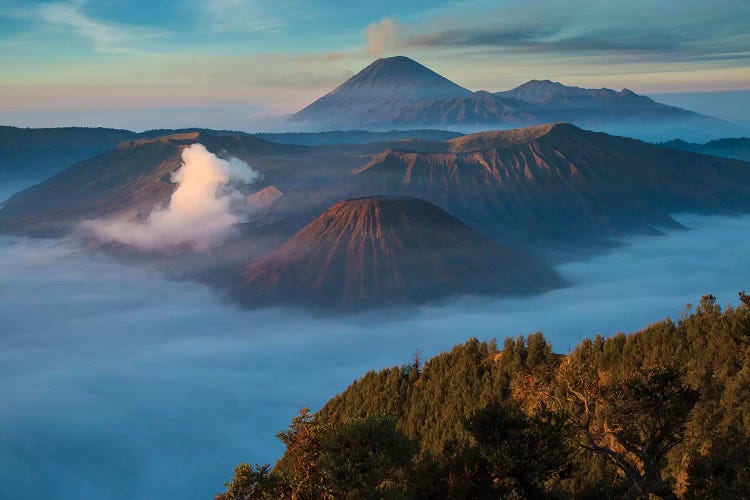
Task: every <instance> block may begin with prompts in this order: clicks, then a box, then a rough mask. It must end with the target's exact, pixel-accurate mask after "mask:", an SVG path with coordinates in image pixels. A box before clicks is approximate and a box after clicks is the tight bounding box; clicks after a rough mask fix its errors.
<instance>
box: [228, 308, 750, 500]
mask: <svg viewBox="0 0 750 500" xmlns="http://www.w3.org/2000/svg"><path fill="white" fill-rule="evenodd" d="M740 299H741V303H740V305H739V306H738V307H736V308H731V307H728V308H726V309H724V310H722V309H721V308H720V307H719V305H718V304H717V303H716V300H715V299H714V297H712V296H706V297H703V298H702V299H701V302H700V304H699V305H698V306H697V307H696V308H695V310H694V311H692V312H691V311H690V309H688V311H686V313H684V314H683V315H682V317H681V318H680V319H679V320H678V321H672V320H670V319H666V320H664V321H661V322H658V323H655V324H652V325H650V326H648V327H646V328H644V329H643V330H641V331H639V332H636V333H634V334H630V335H623V334H618V335H615V336H614V337H611V338H608V339H604V338H602V337H600V336H598V335H597V336H596V337H595V338H593V339H586V340H584V341H583V342H581V343H580V344H579V345H578V346H577V347H576V348H575V349H574V350H573V352H571V353H569V354H567V355H558V354H554V353H553V352H552V349H551V346H550V345H549V343H548V342H547V341H546V340H545V338H544V336H543V335H542V334H541V333H536V334H533V335H529V336H528V337H527V338H523V337H518V338H517V339H512V338H508V339H506V340H505V342H504V344H503V346H502V348H499V347H498V346H497V345H496V343H495V341H492V342H489V343H486V342H479V341H478V340H476V339H471V340H469V341H468V342H467V343H465V344H462V345H458V346H456V347H454V348H453V349H452V350H451V351H450V352H446V353H442V354H440V355H438V356H436V357H434V358H432V359H430V360H428V361H427V362H425V363H423V362H422V361H421V360H420V359H419V356H418V355H415V356H414V360H413V362H411V363H409V364H407V365H404V366H400V367H393V368H391V369H387V370H382V371H379V372H370V373H368V374H366V375H365V376H364V377H362V378H361V379H359V380H358V381H355V382H354V383H353V384H352V385H351V386H350V387H349V388H348V389H347V390H346V391H344V392H343V393H342V394H340V395H338V396H336V397H335V398H333V399H332V400H331V401H329V402H328V403H327V404H326V405H325V406H324V407H323V408H322V409H321V410H320V411H319V412H318V413H316V414H312V413H310V412H309V410H307V409H303V410H302V412H301V413H300V415H299V416H298V417H296V418H295V419H293V421H292V423H291V425H290V426H289V429H288V430H286V431H284V432H281V433H280V434H279V438H280V439H281V440H282V442H283V443H284V444H285V445H286V447H287V449H286V453H285V455H284V456H283V458H282V459H281V460H280V461H279V462H278V463H277V465H276V466H275V467H274V468H273V469H271V468H270V467H269V466H255V467H251V466H249V465H247V464H242V465H240V466H238V467H237V468H236V469H235V474H234V477H233V479H232V480H231V482H230V483H227V485H226V486H227V489H226V491H225V492H224V493H222V494H220V495H219V496H218V497H217V498H220V499H223V500H229V499H232V500H235V499H253V498H300V499H306V498H467V499H468V498H570V497H573V498H617V497H625V498H743V497H744V496H745V495H746V494H747V492H748V491H750V447H749V445H750V297H749V296H747V295H745V294H744V293H741V294H740Z"/></svg>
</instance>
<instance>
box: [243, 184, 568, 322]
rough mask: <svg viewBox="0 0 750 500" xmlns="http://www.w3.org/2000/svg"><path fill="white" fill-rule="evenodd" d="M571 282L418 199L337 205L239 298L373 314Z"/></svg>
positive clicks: (256, 267)
mask: <svg viewBox="0 0 750 500" xmlns="http://www.w3.org/2000/svg"><path fill="white" fill-rule="evenodd" d="M560 284H561V281H560V279H559V278H558V277H557V275H556V274H555V273H554V272H553V271H552V270H551V269H549V268H547V267H546V266H544V264H542V263H541V262H539V261H537V260H536V259H534V258H532V257H530V256H528V255H524V254H522V253H520V252H518V251H514V250H511V249H509V248H506V247H504V246H502V245H500V244H499V243H496V242H494V241H492V240H490V239H488V238H486V237H484V236H482V235H480V234H479V233H476V232H474V231H472V230H471V229H469V228H468V227H466V226H465V225H464V224H462V223H461V222H459V221H458V220H456V219H455V218H453V217H452V216H451V215H450V214H448V213H446V212H444V211H443V210H440V209H439V208H437V207H435V206H434V205H432V204H430V203H428V202H426V201H423V200H417V199H413V198H383V197H371V198H360V199H354V200H346V201H342V202H340V203H337V204H335V205H334V206H332V207H331V208H329V209H328V210H326V211H325V212H324V213H323V214H322V215H320V216H319V217H318V218H317V219H315V220H314V221H313V222H311V223H310V224H308V225H307V226H306V227H305V228H303V229H302V230H300V231H299V232H298V233H297V234H295V235H294V236H293V237H292V238H290V239H289V241H287V242H286V243H284V244H283V245H282V246H281V247H280V248H279V249H278V250H276V251H275V252H273V253H272V254H271V255H269V256H267V257H264V258H262V259H260V260H258V261H256V262H254V263H252V264H251V265H250V266H249V267H248V268H247V269H246V270H245V273H244V279H243V280H242V283H241V284H240V285H239V286H238V287H237V288H236V289H235V290H234V291H233V295H234V296H235V297H236V298H238V299H239V300H240V301H242V302H243V303H244V304H247V305H250V306H258V305H268V304H290V303H297V304H302V305H311V306H315V307H322V308H326V309H347V310H353V309H368V308H377V307H382V306H385V305H405V304H414V303H421V302H427V301H433V300H437V299H441V298H444V297H448V296H452V295H461V294H500V295H508V294H512V295H517V294H525V293H530V292H538V291H541V290H545V289H549V288H552V287H555V286H558V285H560Z"/></svg>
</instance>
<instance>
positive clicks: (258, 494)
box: [215, 463, 283, 500]
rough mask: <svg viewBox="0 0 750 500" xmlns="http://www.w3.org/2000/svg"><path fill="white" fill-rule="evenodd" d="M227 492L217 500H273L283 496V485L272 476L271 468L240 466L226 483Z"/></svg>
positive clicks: (218, 496)
mask: <svg viewBox="0 0 750 500" xmlns="http://www.w3.org/2000/svg"><path fill="white" fill-rule="evenodd" d="M224 486H225V487H226V489H227V490H226V491H225V492H224V493H220V494H218V495H217V496H216V499H215V500H266V499H267V500H271V499H276V498H280V497H281V496H282V495H283V491H282V487H281V483H280V482H279V481H278V479H277V478H276V477H275V476H273V475H272V474H271V466H270V465H268V464H265V465H257V464H256V465H255V466H254V467H253V466H251V465H249V464H245V463H243V464H239V465H238V466H237V467H235V468H234V476H233V477H232V480H231V481H230V482H228V483H224Z"/></svg>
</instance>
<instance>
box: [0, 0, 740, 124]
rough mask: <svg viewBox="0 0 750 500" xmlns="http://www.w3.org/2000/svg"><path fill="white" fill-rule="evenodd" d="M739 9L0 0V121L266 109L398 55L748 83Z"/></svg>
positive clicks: (531, 69) (609, 76) (637, 80)
mask: <svg viewBox="0 0 750 500" xmlns="http://www.w3.org/2000/svg"><path fill="white" fill-rule="evenodd" d="M748 20H750V2H747V1H746V0H714V1H712V2H705V1H695V0H664V1H661V2H653V1H650V0H649V1H645V0H631V1H629V2H622V1H616V2H615V1H610V0H602V1H599V2H591V1H588V0H587V1H584V0H525V1H520V0H495V1H487V0H466V1H447V0H432V1H423V0H416V1H410V2H403V1H392V0H385V1H378V2H373V1H367V2H354V1H349V2H343V1H342V2H333V1H329V0H275V1H263V0H247V1H241V0H200V1H199V0H182V1H177V0H149V1H147V0H132V1H127V2H124V1H118V2H112V1H93V0H89V1H86V0H68V1H61V2H45V1H36V0H31V1H29V0H26V1H16V0H0V53H1V54H2V59H0V68H1V69H2V71H0V122H3V123H7V122H11V121H15V122H22V121H24V118H25V121H26V122H27V123H33V124H35V125H41V124H44V123H45V119H46V120H47V121H49V122H50V123H49V124H51V125H53V124H63V123H60V121H63V122H64V121H65V120H66V119H67V120H71V119H73V120H75V118H70V117H75V116H78V118H77V119H78V120H84V121H85V122H86V124H91V122H92V121H96V120H97V119H99V121H100V122H101V123H102V124H109V125H112V124H115V123H114V122H112V123H110V122H111V121H112V120H113V115H117V114H118V113H120V114H121V115H122V116H126V115H134V114H138V113H141V114H142V115H143V116H144V117H146V116H154V117H159V116H160V115H159V111H158V110H174V111H175V116H180V117H182V118H180V120H183V119H184V120H190V119H191V116H193V117H194V118H195V119H196V120H204V123H205V122H211V125H212V126H214V125H215V124H214V123H213V122H214V121H220V120H221V119H222V118H221V117H224V116H226V115H227V114H228V113H229V114H231V110H236V111H237V112H241V113H243V114H244V115H245V116H247V117H248V120H251V118H250V117H255V118H263V117H267V116H275V115H279V114H283V113H287V112H290V111H294V110H296V109H298V108H299V107H301V106H303V105H304V104H306V103H308V102H310V101H311V100H313V99H314V98H316V97H317V96H319V95H320V94H322V93H324V92H325V91H327V90H330V89H331V88H332V87H334V86H336V85H338V84H339V83H341V81H343V80H344V79H346V78H347V77H349V76H351V75H352V74H354V73H356V72H357V71H358V70H359V69H361V68H362V67H364V66H365V65H367V64H368V63H369V62H370V61H372V60H373V59H374V58H376V57H379V56H389V55H397V54H403V55H408V56H411V57H413V58H415V59H417V60H419V61H420V62H422V63H424V64H426V65H428V66H430V67H432V68H433V69H435V70H436V71H438V72H439V73H441V74H443V75H445V76H446V77H448V78H451V79H452V80H454V81H456V82H457V83H460V84H461V85H464V86H466V87H469V88H472V89H480V88H481V89H487V90H502V89H507V88H510V87H513V86H515V85H518V84H520V83H523V82H524V81H526V80H529V79H531V78H550V79H553V80H556V81H561V82H563V83H566V84H574V85H581V86H587V87H601V86H606V87H612V88H617V89H620V88H622V87H628V88H631V89H634V90H636V91H638V92H641V93H664V92H699V91H714V90H738V89H740V90H742V89H744V90H747V89H750V22H748ZM191 110H192V111H191ZM66 116H67V117H68V118H65V117H66ZM45 117H46V118H45ZM97 117H98V118H97ZM146 119H147V118H143V120H146ZM108 120H109V121H108ZM115 122H116V120H115ZM240 123H241V122H240ZM200 124H201V123H198V124H196V125H200ZM160 125H162V124H160ZM176 125H177V124H175V126H176Z"/></svg>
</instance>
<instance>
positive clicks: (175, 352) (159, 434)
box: [0, 216, 750, 499]
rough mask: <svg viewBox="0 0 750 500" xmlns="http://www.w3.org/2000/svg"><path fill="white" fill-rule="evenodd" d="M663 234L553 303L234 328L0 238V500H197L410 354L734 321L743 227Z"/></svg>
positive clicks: (456, 305) (240, 316) (142, 276)
mask: <svg viewBox="0 0 750 500" xmlns="http://www.w3.org/2000/svg"><path fill="white" fill-rule="evenodd" d="M677 219H678V220H679V221H680V222H681V223H683V224H684V225H685V226H687V227H688V228H690V230H689V231H676V232H674V233H672V234H670V235H668V236H666V237H653V236H650V237H649V236H643V237H637V238H633V239H632V240H630V241H629V242H628V244H627V245H626V246H624V247H622V248H619V249H617V250H616V251H613V252H612V253H609V254H607V255H602V256H598V257H594V258H591V259H590V260H588V261H585V262H575V263H570V264H566V265H565V266H562V267H561V268H560V272H561V274H562V275H563V276H564V277H565V278H566V279H567V280H568V281H569V282H570V283H571V284H572V286H571V287H569V288H565V289H560V290H555V291H552V292H550V293H546V294H544V295H540V296H537V297H532V298H528V299H504V300H496V299H481V300H479V299H468V298H467V299H461V300H455V301H451V302H448V303H446V304H443V305H440V306H430V307H421V308H415V309H413V310H410V311H409V312H405V313H393V314H388V313H384V312H382V311H381V312H377V313H371V314H368V315H363V316H354V317H347V318H314V317H311V316H310V315H308V314H306V313H303V312H300V311H293V310H289V309H269V310H262V311H245V310H241V309H239V308H237V307H234V306H232V305H227V304H226V303H223V302H222V301H221V300H220V298H219V297H218V296H217V295H216V294H215V293H213V292H212V291H211V289H209V288H207V287H204V286H200V285H196V284H193V283H188V282H174V281H167V280H165V279H162V278H161V277H159V276H158V275H155V274H154V273H153V272H152V271H150V270H147V269H140V268H137V267H129V266H125V265H123V264H119V263H117V262H114V261H113V260H111V259H109V258H106V257H103V256H98V255H91V254H88V253H85V252H84V251H83V250H82V249H81V248H80V247H79V246H77V245H76V244H75V243H74V242H71V241H60V242H57V241H51V240H43V241H34V240H26V239H16V238H2V239H0V276H2V277H3V279H2V280H0V318H2V322H1V323H0V344H1V345H2V346H3V348H2V349H0V373H2V377H0V394H2V395H3V405H0V441H2V443H3V445H2V446H0V498H46V499H80V498H109V499H118V498H123V499H125V498H127V499H130V498H212V497H213V495H214V494H215V493H216V492H217V491H219V490H220V489H221V485H222V482H223V481H226V480H228V479H229V477H230V476H231V473H232V468H233V466H234V465H236V464H237V463H239V462H241V461H248V462H251V463H266V462H271V463H272V462H274V461H275V460H276V459H277V458H278V456H279V454H280V453H281V451H282V447H281V444H280V443H279V442H278V440H277V439H276V438H275V437H274V435H275V434H276V433H277V432H278V431H279V430H280V429H281V428H283V427H285V426H286V425H287V424H288V423H289V420H290V418H291V417H292V416H293V415H294V414H296V412H297V411H298V410H299V408H300V407H302V406H310V407H312V408H313V409H317V408H319V407H320V405H321V404H323V403H324V402H325V401H326V400H327V399H329V398H330V397H332V396H333V395H335V394H336V393H338V392H340V391H342V390H343V389H344V388H345V387H346V386H347V385H348V384H350V383H351V381H352V380H354V379H355V378H358V377H360V376H361V375H363V374H364V373H365V372H366V371H368V370H372V369H380V368H383V367H388V366H393V365H394V364H401V363H405V362H408V361H409V359H410V356H411V353H413V352H414V350H415V349H416V348H419V349H422V350H423V352H424V355H425V356H432V355H434V354H436V353H438V352H440V351H442V350H446V349H449V348H450V347H451V346H452V345H454V344H456V343H458V342H464V341H465V340H466V339H468V338H469V337H472V336H476V337H478V338H480V339H489V338H491V337H499V338H501V339H502V338H503V337H506V336H516V335H518V334H527V333H530V332H535V331H537V330H541V331H542V332H543V333H544V334H545V335H546V336H547V337H548V338H549V339H550V340H551V342H552V344H553V346H554V348H555V350H556V351H557V352H563V353H564V352H566V351H567V350H568V347H569V346H570V347H573V346H575V345H576V343H577V342H579V341H580V339H582V338H583V337H586V336H591V335H593V334H595V333H597V332H600V333H602V334H604V335H609V334H613V333H616V332H617V331H632V330H635V329H638V328H640V327H642V326H644V325H646V324H648V323H650V322H653V321H656V320H659V319H661V318H664V317H665V316H667V315H670V316H672V317H673V318H677V317H679V314H680V312H681V310H682V308H683V306H684V304H686V303H688V302H691V303H696V302H697V301H698V299H699V297H700V296H701V295H703V294H705V293H713V294H715V295H716V296H717V298H718V300H719V302H720V303H721V304H726V303H727V302H730V301H731V302H732V303H734V304H736V292H737V291H739V290H742V289H747V287H748V283H749V278H750V274H749V273H748V271H747V270H748V269H750V260H749V259H750V239H748V238H747V237H746V235H747V234H748V232H749V231H750V217H743V218H729V217H725V218H721V217H694V216H690V217H685V216H682V217H680V216H678V217H677Z"/></svg>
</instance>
